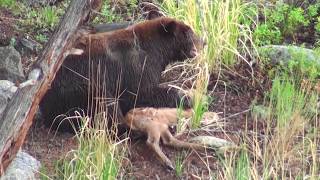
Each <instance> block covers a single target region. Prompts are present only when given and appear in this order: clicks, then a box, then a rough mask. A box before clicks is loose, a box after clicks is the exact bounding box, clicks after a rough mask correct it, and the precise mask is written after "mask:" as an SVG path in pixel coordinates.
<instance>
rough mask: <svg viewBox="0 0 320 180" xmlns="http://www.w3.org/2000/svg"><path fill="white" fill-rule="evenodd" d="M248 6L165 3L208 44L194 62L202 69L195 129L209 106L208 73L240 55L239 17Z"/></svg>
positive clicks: (228, 0) (235, 1)
mask: <svg viewBox="0 0 320 180" xmlns="http://www.w3.org/2000/svg"><path fill="white" fill-rule="evenodd" d="M245 5H246V4H244V3H241V0H225V1H221V0H201V1H199V0H185V1H174V0H168V1H163V3H162V7H163V9H164V10H165V11H166V13H167V14H169V15H170V16H173V17H176V18H177V19H180V20H183V21H184V22H186V23H187V24H188V25H190V26H191V27H192V28H193V30H194V31H195V32H196V33H197V34H198V35H199V36H200V37H202V38H204V39H205V41H206V43H207V46H205V47H204V49H203V53H202V55H201V57H199V58H198V59H197V63H196V65H195V66H198V67H200V68H198V69H200V70H199V75H198V76H197V77H198V78H197V80H196V82H195V88H196V91H195V94H194V97H193V109H194V112H195V116H194V117H193V119H192V127H194V128H196V127H199V125H200V120H201V118H202V115H203V113H204V112H205V111H206V109H207V107H206V106H207V104H208V102H207V100H208V98H207V96H206V93H207V85H208V82H209V73H210V72H213V71H215V70H218V69H219V68H221V66H222V65H223V66H227V67H232V66H233V65H234V64H235V63H236V62H237V59H238V58H237V56H238V55H240V53H239V52H238V50H237V49H238V41H239V36H240V35H241V34H243V33H242V31H240V24H239V18H240V17H241V16H242V15H243V14H242V9H243V6H245Z"/></svg>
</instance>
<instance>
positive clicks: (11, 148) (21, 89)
mask: <svg viewBox="0 0 320 180" xmlns="http://www.w3.org/2000/svg"><path fill="white" fill-rule="evenodd" d="M101 4H102V0H73V1H72V2H71V3H70V5H69V7H68V9H67V11H66V13H65V15H64V16H63V18H62V20H61V21H60V23H59V26H58V27H57V28H56V30H55V32H54V33H53V35H52V37H51V38H50V40H49V41H48V43H47V44H46V46H45V48H44V50H43V51H42V54H41V55H40V56H39V57H38V59H37V61H36V63H35V66H34V67H33V70H32V71H31V72H30V74H29V78H28V79H29V80H28V81H27V83H26V84H24V85H23V86H18V89H17V92H16V94H15V95H14V96H13V98H12V99H11V101H10V102H9V103H8V105H7V106H6V109H5V110H4V111H3V113H2V115H1V117H0V176H1V175H2V174H3V173H4V171H5V170H6V168H7V167H8V165H9V164H10V162H11V161H12V159H13V158H14V157H15V156H16V153H17V152H18V150H19V149H20V147H21V146H22V144H23V142H24V140H25V137H26V135H27V132H28V130H29V128H30V126H31V125H32V122H33V119H34V115H35V113H36V111H37V108H38V105H39V102H40V101H41V98H42V97H43V96H44V94H45V93H46V91H47V90H48V88H49V87H50V85H51V82H52V81H53V79H54V77H55V74H56V72H57V71H58V70H59V68H60V66H61V64H62V63H63V60H64V59H65V57H66V56H67V55H68V52H70V49H71V47H72V46H73V44H74V43H75V40H76V39H77V36H76V34H77V33H76V32H77V29H78V28H79V26H81V25H82V24H83V23H84V22H86V21H88V20H90V19H92V16H91V15H90V12H91V10H92V9H94V10H99V9H100V8H101Z"/></svg>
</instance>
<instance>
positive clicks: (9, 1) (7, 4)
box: [0, 0, 16, 8]
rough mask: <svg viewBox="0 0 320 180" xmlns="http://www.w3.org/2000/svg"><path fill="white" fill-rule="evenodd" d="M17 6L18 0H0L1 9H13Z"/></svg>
mask: <svg viewBox="0 0 320 180" xmlns="http://www.w3.org/2000/svg"><path fill="white" fill-rule="evenodd" d="M15 4H16V0H0V7H4V8H12V7H14V6H15Z"/></svg>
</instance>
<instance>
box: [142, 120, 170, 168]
mask: <svg viewBox="0 0 320 180" xmlns="http://www.w3.org/2000/svg"><path fill="white" fill-rule="evenodd" d="M154 128H159V127H158V126H154ZM147 133H148V139H147V145H148V146H149V147H150V148H151V149H152V150H153V151H154V152H155V153H156V154H157V156H158V157H159V158H160V160H161V161H162V163H163V164H164V165H165V166H166V167H167V168H169V169H170V170H173V169H174V167H173V165H172V163H171V161H170V159H169V158H168V157H167V156H166V155H165V154H164V153H163V152H162V150H161V148H160V146H159V142H160V136H161V134H160V131H159V130H157V129H149V131H148V132H147Z"/></svg>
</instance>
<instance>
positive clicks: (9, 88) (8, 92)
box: [0, 80, 17, 117]
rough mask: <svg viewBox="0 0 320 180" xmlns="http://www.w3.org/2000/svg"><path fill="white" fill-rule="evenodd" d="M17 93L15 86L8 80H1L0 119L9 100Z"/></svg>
mask: <svg viewBox="0 0 320 180" xmlns="http://www.w3.org/2000/svg"><path fill="white" fill-rule="evenodd" d="M16 91H17V87H16V86H15V84H14V83H13V82H11V81H8V80H0V117H1V114H2V112H3V111H4V109H5V108H6V106H7V104H8V102H9V100H10V99H11V98H12V96H13V95H14V93H15V92H16Z"/></svg>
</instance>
